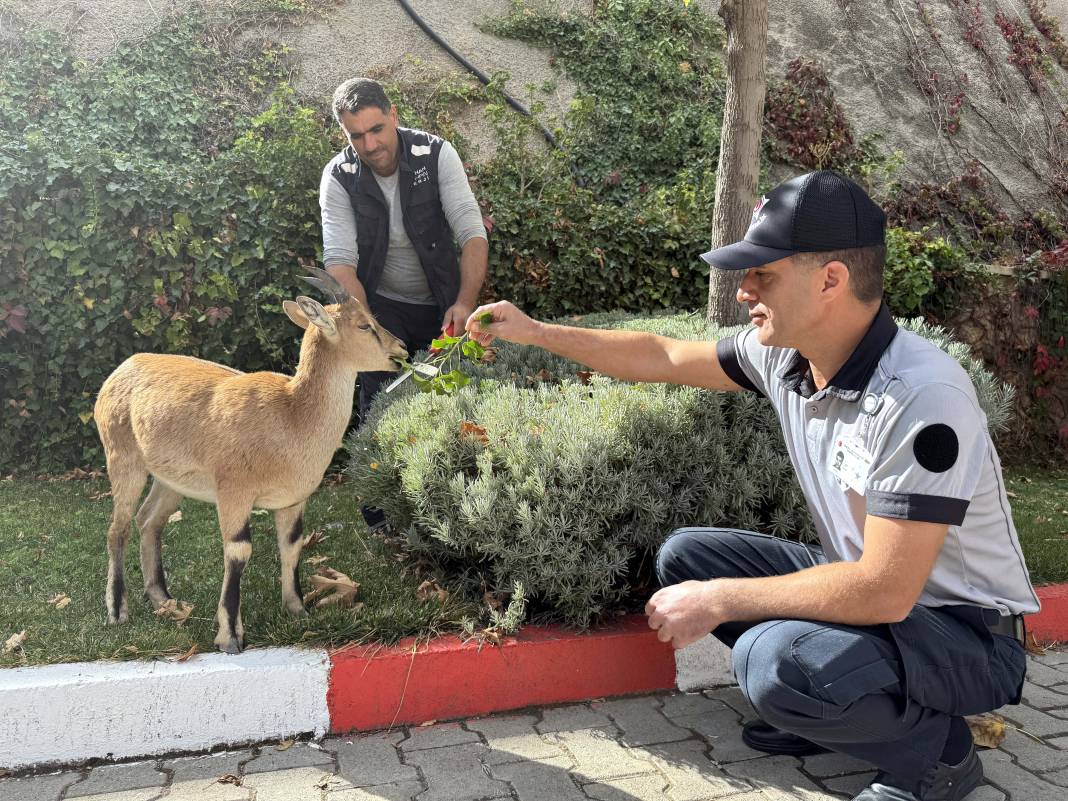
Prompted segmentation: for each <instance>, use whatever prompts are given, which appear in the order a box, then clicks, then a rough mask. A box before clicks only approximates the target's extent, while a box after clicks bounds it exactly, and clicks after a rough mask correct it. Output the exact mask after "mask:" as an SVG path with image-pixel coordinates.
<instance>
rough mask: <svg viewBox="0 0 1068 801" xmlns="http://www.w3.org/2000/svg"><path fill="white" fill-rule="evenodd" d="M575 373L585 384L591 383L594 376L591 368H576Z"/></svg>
mask: <svg viewBox="0 0 1068 801" xmlns="http://www.w3.org/2000/svg"><path fill="white" fill-rule="evenodd" d="M575 375H577V376H578V377H579V381H581V382H582V383H583V384H589V383H590V379H592V378H593V373H591V372H590V371H589V370H576V371H575Z"/></svg>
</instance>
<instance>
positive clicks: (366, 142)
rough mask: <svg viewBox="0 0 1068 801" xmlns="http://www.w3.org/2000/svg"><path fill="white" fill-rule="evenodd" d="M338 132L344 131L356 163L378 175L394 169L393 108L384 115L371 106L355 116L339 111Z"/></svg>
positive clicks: (394, 126)
mask: <svg viewBox="0 0 1068 801" xmlns="http://www.w3.org/2000/svg"><path fill="white" fill-rule="evenodd" d="M341 130H343V131H344V132H345V136H346V137H348V140H349V142H350V143H351V144H352V147H353V148H354V149H355V150H356V155H357V156H359V157H360V161H362V162H363V163H364V164H367V165H368V166H370V168H371V169H372V170H374V171H375V172H376V173H378V174H379V175H392V174H393V172H394V171H395V170H396V169H397V151H398V149H399V148H400V142H399V140H398V139H397V108H396V106H394V107H392V108H390V110H389V113H388V114H386V113H384V112H383V111H382V109H380V108H377V107H375V106H371V107H368V108H362V109H360V110H359V111H357V112H356V113H355V114H353V113H351V112H348V111H343V112H341Z"/></svg>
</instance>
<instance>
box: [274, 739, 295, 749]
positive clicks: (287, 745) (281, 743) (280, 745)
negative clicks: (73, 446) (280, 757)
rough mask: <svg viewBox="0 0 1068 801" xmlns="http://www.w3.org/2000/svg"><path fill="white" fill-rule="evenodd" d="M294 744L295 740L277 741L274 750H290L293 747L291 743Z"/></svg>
mask: <svg viewBox="0 0 1068 801" xmlns="http://www.w3.org/2000/svg"><path fill="white" fill-rule="evenodd" d="M295 742H296V740H279V741H278V745H276V746H275V747H274V750H275V751H288V750H289V749H290V748H292V747H293V743H295Z"/></svg>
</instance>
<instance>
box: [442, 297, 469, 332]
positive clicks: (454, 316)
mask: <svg viewBox="0 0 1068 801" xmlns="http://www.w3.org/2000/svg"><path fill="white" fill-rule="evenodd" d="M470 316H471V307H470V306H468V305H466V304H464V303H460V302H459V301H457V302H456V303H454V304H452V305H451V306H450V307H449V308H448V309H446V310H445V318H444V319H443V320H442V321H441V330H442V332H444V333H446V334H448V335H449V336H454V335H456V334H454V332H459V331H462V330H463V327H464V323H466V322H467V318H468V317H470Z"/></svg>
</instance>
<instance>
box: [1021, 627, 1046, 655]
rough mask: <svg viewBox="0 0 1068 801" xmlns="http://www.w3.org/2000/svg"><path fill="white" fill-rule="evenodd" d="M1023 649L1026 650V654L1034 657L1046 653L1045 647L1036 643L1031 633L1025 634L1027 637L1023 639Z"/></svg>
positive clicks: (1036, 640) (1033, 634)
mask: <svg viewBox="0 0 1068 801" xmlns="http://www.w3.org/2000/svg"><path fill="white" fill-rule="evenodd" d="M1024 648H1025V649H1026V650H1027V653H1029V654H1033V655H1034V656H1042V655H1043V654H1044V653H1046V647H1045V646H1044V645H1042V643H1040V642H1039V641H1038V639H1037V638H1036V637H1035V633H1034V632H1033V631H1029V632H1027V636H1026V637H1025V638H1024Z"/></svg>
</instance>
